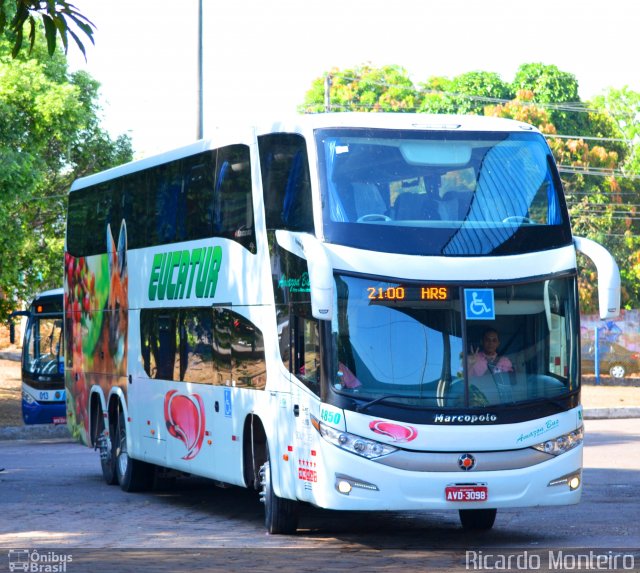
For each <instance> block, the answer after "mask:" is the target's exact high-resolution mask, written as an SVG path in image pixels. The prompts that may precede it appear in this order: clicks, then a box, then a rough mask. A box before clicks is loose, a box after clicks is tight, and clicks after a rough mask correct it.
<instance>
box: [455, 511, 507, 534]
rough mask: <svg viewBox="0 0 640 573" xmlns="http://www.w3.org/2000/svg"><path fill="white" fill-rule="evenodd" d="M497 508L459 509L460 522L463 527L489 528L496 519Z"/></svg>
mask: <svg viewBox="0 0 640 573" xmlns="http://www.w3.org/2000/svg"><path fill="white" fill-rule="evenodd" d="M497 512H498V510H497V509H460V510H458V513H459V514H460V523H462V527H463V528H464V529H475V530H489V529H491V528H492V527H493V524H494V523H495V521H496V513H497Z"/></svg>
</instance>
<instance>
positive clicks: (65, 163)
mask: <svg viewBox="0 0 640 573" xmlns="http://www.w3.org/2000/svg"><path fill="white" fill-rule="evenodd" d="M47 52H48V50H47V48H46V46H45V45H44V40H42V41H37V42H36V44H35V46H34V50H33V52H32V55H31V56H30V57H29V56H26V55H25V54H19V55H18V57H17V58H15V59H13V58H12V57H11V55H10V53H11V44H10V42H8V41H6V40H0V253H2V262H1V264H0V294H2V295H3V296H0V321H1V320H3V318H4V316H6V312H7V311H9V310H14V309H15V306H16V304H18V301H20V300H27V299H29V298H30V297H31V296H32V295H33V294H35V292H37V291H40V290H42V289H45V288H54V287H59V286H61V285H62V271H63V243H64V230H65V222H64V216H65V210H66V194H67V191H68V188H69V185H70V184H71V182H72V181H73V179H75V178H76V177H78V176H81V175H86V174H88V173H90V172H95V171H98V170H101V169H105V168H107V167H111V166H113V165H115V164H119V163H122V162H125V161H128V160H130V159H131V156H132V151H131V143H130V141H129V138H128V137H126V136H120V137H118V138H116V139H115V140H113V139H112V138H111V137H110V136H109V134H108V133H107V132H106V131H105V130H104V129H103V128H102V127H101V126H100V118H99V112H100V109H99V106H98V104H97V103H96V102H97V101H98V87H99V85H98V83H97V82H96V81H95V80H93V79H92V78H91V77H90V76H89V75H88V74H87V73H86V72H78V73H76V74H73V75H70V74H69V73H68V71H67V66H66V60H65V58H64V55H63V54H62V53H60V51H59V50H57V51H56V52H54V55H53V56H51V57H50V56H48V55H47Z"/></svg>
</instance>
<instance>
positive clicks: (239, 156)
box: [213, 145, 256, 253]
mask: <svg viewBox="0 0 640 573" xmlns="http://www.w3.org/2000/svg"><path fill="white" fill-rule="evenodd" d="M214 197H215V207H214V215H213V230H214V235H217V236H219V237H225V238H227V239H231V240H234V241H236V242H238V243H240V244H241V245H242V246H244V247H245V248H247V249H249V250H250V251H251V252H252V253H255V252H256V244H255V243H256V240H255V229H254V222H253V199H252V186H251V159H250V153H249V148H248V147H247V146H246V145H230V146H229V147H223V148H221V149H219V150H218V159H217V166H216V180H215V188H214Z"/></svg>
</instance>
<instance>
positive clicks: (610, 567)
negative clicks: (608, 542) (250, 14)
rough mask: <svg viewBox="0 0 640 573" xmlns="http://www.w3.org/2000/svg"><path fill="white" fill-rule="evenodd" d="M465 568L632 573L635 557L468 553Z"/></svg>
mask: <svg viewBox="0 0 640 573" xmlns="http://www.w3.org/2000/svg"><path fill="white" fill-rule="evenodd" d="M466 568H467V570H469V571H538V570H541V569H542V570H543V571H634V570H635V557H634V555H632V554H630V553H621V552H615V551H606V552H598V551H585V552H579V551H562V550H558V551H548V552H546V553H531V552H529V551H522V552H520V553H485V552H484V551H467V552H466Z"/></svg>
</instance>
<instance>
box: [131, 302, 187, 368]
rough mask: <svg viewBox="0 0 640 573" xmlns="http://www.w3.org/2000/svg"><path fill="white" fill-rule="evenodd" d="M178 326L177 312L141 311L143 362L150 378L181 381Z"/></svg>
mask: <svg viewBox="0 0 640 573" xmlns="http://www.w3.org/2000/svg"><path fill="white" fill-rule="evenodd" d="M177 326H178V313H177V312H176V311H162V312H158V311H157V310H146V309H143V310H142V311H141V313H140V332H141V335H142V361H143V364H144V369H145V372H146V373H147V375H148V376H149V378H155V379H162V380H179V379H180V378H179V374H180V356H179V353H178V328H177Z"/></svg>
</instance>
